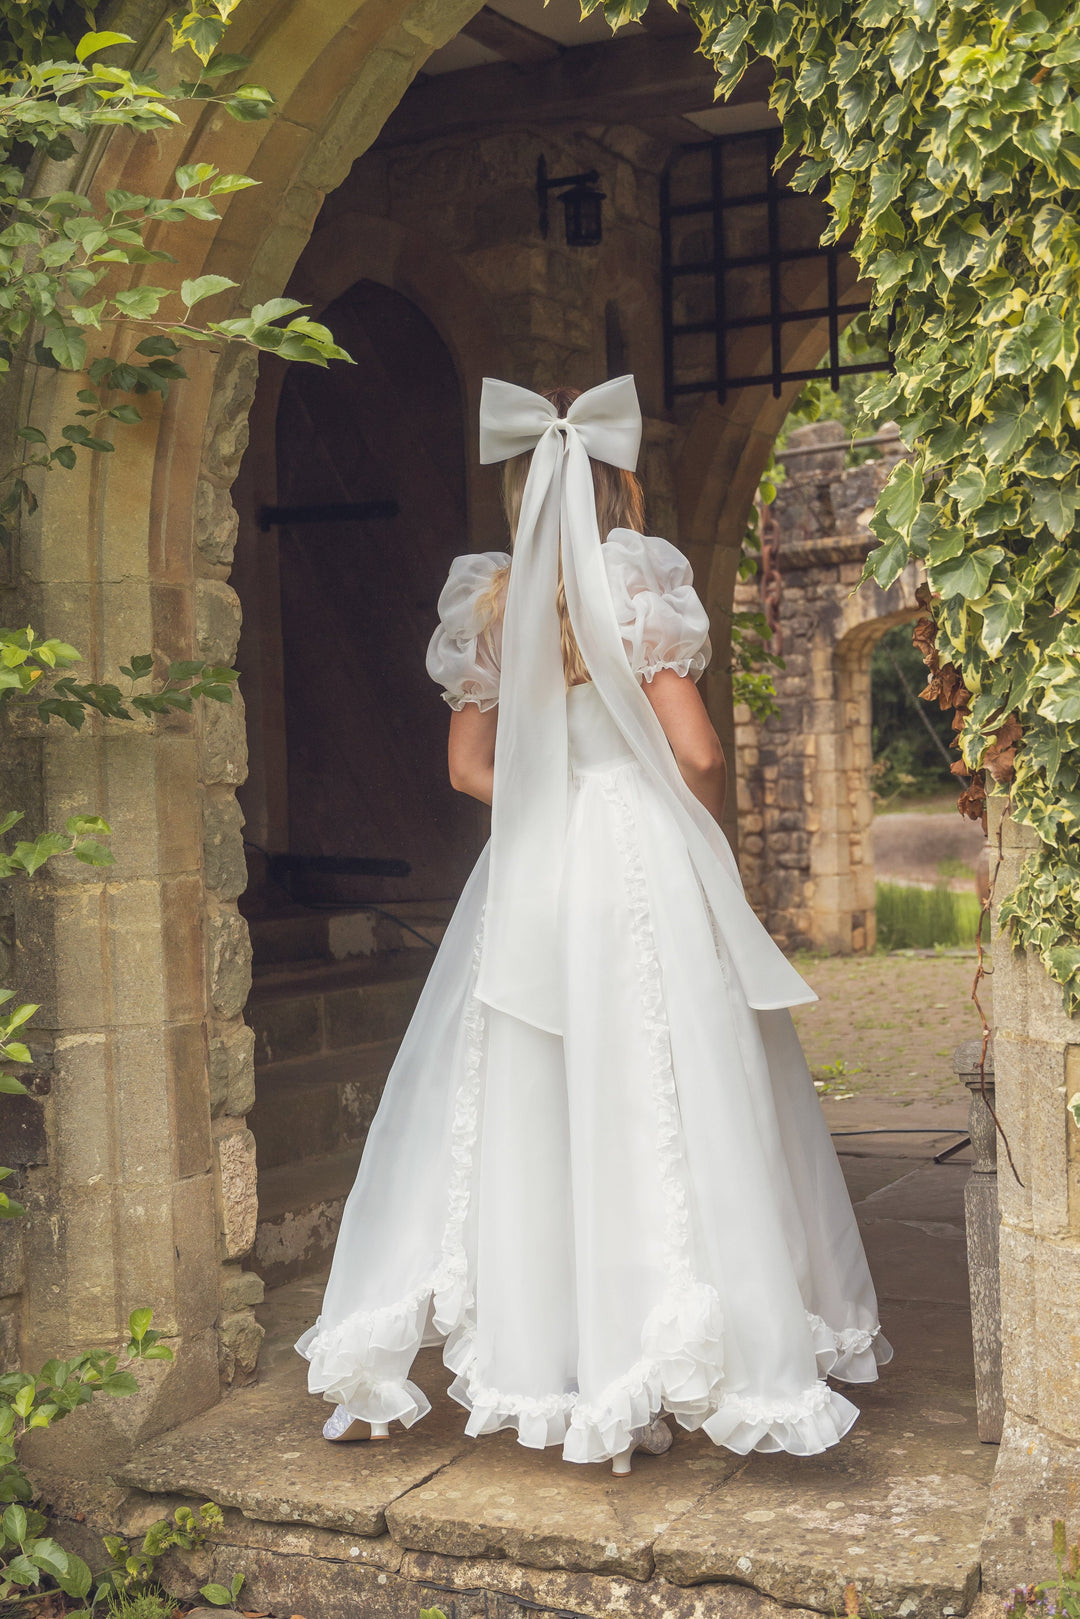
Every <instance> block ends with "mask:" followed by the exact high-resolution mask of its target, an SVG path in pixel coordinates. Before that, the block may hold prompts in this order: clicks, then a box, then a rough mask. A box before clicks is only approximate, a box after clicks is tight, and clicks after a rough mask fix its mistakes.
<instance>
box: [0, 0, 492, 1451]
mask: <svg viewBox="0 0 1080 1619" xmlns="http://www.w3.org/2000/svg"><path fill="white" fill-rule="evenodd" d="M477 9H478V0H437V3H436V0H318V3H309V0H274V3H272V4H268V5H265V6H260V7H253V8H249V9H248V12H246V13H244V14H243V15H242V16H239V17H238V18H237V19H236V20H235V21H234V24H233V29H232V33H231V34H230V45H231V47H232V48H234V49H236V50H238V51H246V52H247V53H248V54H249V55H250V56H251V57H252V59H253V65H252V69H251V72H252V77H253V78H254V79H255V80H257V81H258V82H261V83H263V84H266V85H267V86H268V88H269V89H270V90H271V91H272V93H273V94H274V96H275V97H276V102H277V105H276V107H275V116H274V117H273V118H272V119H269V120H267V121H266V122H265V123H261V124H258V125H256V124H234V123H233V122H232V121H231V120H228V119H225V118H223V117H222V116H221V114H220V112H219V111H218V110H217V109H215V108H207V107H204V106H200V105H198V104H196V105H193V106H192V108H191V109H190V114H189V119H188V121H187V122H185V123H182V124H180V125H178V126H177V127H176V128H175V129H169V130H166V131H163V132H161V133H159V134H158V135H156V136H155V137H154V138H153V139H152V140H147V139H136V138H133V137H131V136H130V135H129V134H128V133H127V132H123V131H121V132H117V133H114V134H112V135H106V134H104V133H103V134H102V136H101V138H100V139H99V140H97V141H95V142H92V143H90V145H89V146H88V148H87V150H86V152H85V153H84V154H82V155H81V156H80V157H79V158H77V159H75V160H73V162H72V164H71V165H70V168H69V171H66V172H65V173H64V174H63V175H61V176H53V178H52V181H51V183H52V184H53V185H54V186H55V185H57V184H59V185H65V184H66V185H71V186H74V188H75V189H78V190H84V191H89V192H91V193H92V194H95V195H96V194H100V193H103V192H104V190H105V189H106V188H107V187H109V186H118V187H121V188H124V189H127V190H131V191H135V192H146V193H149V194H155V195H157V194H161V195H166V194H168V193H169V190H170V188H171V187H172V185H173V170H174V168H175V166H176V165H177V164H178V163H180V162H200V161H207V162H211V163H216V164H217V166H218V167H220V168H222V169H226V170H244V171H246V172H247V173H249V174H251V175H252V176H253V177H254V178H255V179H257V180H259V181H260V182H261V183H260V184H259V185H257V186H255V187H253V188H251V190H250V191H243V192H240V193H238V194H237V195H236V196H235V197H227V198H225V199H222V207H223V212H224V215H225V218H224V219H223V220H222V222H221V223H220V225H219V226H217V227H210V226H205V227H200V228H198V229H197V230H195V231H186V230H185V231H182V232H177V231H176V230H175V229H174V227H172V226H163V227H161V228H160V229H159V230H158V231H157V234H156V236H155V238H154V239H153V245H155V246H162V247H165V248H167V249H168V250H169V251H170V252H171V253H173V255H174V259H175V262H174V263H172V264H170V265H168V266H164V265H162V266H160V267H159V268H160V269H161V270H162V274H160V275H158V276H157V277H156V278H155V279H156V281H157V282H162V281H166V280H167V279H168V276H169V275H170V274H175V280H176V283H177V284H178V283H179V281H180V280H181V279H182V278H183V277H185V276H194V275H199V274H201V273H220V274H224V275H231V276H232V277H233V278H234V279H235V280H236V281H237V282H238V283H239V290H238V292H237V293H236V295H235V297H236V302H235V305H234V308H244V307H249V306H250V305H251V304H252V303H253V302H255V301H256V300H257V299H259V298H263V297H267V296H273V295H274V294H276V293H279V292H280V291H281V290H282V289H283V287H284V285H285V283H286V282H287V280H288V277H289V274H290V272H291V270H292V267H293V265H294V263H295V260H296V257H297V254H298V253H299V251H300V248H301V247H302V245H303V243H304V241H306V239H307V237H308V235H309V234H310V230H311V226H312V224H313V221H314V218H315V215H316V214H317V212H318V208H319V206H320V204H321V202H322V198H323V196H324V195H325V193H326V191H327V190H329V189H331V188H332V187H333V186H334V185H335V184H337V183H338V182H339V181H340V179H341V178H342V177H343V176H344V174H346V173H347V172H348V169H349V166H350V165H351V163H352V161H353V160H354V159H355V157H356V156H357V154H358V153H359V152H360V151H361V150H363V148H364V146H365V145H366V144H367V143H368V142H369V141H370V140H371V139H372V138H373V136H374V134H375V133H376V132H377V131H378V129H379V128H380V127H381V124H382V122H383V120H384V119H385V117H386V116H387V114H388V113H389V111H390V110H391V109H392V108H393V106H394V105H395V104H396V102H397V100H398V99H399V98H400V96H401V94H402V93H403V92H404V90H405V88H406V87H407V85H408V83H409V82H410V80H411V78H412V76H413V75H414V74H415V72H416V70H417V68H418V67H419V65H420V64H421V62H422V61H423V60H424V59H425V57H426V56H427V54H428V53H429V52H430V51H431V50H432V49H434V48H436V47H438V46H439V45H440V44H442V43H443V42H444V41H445V40H446V39H447V38H448V37H450V36H451V35H452V34H453V33H454V31H455V30H456V28H457V27H458V26H460V24H461V23H462V22H463V21H465V20H466V19H467V18H468V17H469V16H470V15H472V14H473V13H474V12H475V11H476V10H477ZM163 16H164V10H163V8H162V7H161V6H160V5H158V4H156V3H155V0H130V3H129V4H126V5H125V6H122V7H121V8H120V12H119V13H118V15H117V17H116V18H115V19H111V20H113V21H115V22H117V23H119V25H120V26H121V27H124V26H126V25H130V31H131V32H132V33H133V34H135V35H137V36H138V37H139V38H142V39H146V40H147V41H149V43H148V45H147V48H146V50H145V52H144V53H143V55H142V57H141V59H140V62H139V65H140V66H141V67H148V66H151V65H156V66H157V67H159V68H160V69H161V71H162V76H163V78H164V79H165V80H166V81H168V80H169V79H171V78H172V77H174V76H175V74H176V72H177V69H178V64H177V62H176V61H174V59H173V58H172V57H171V56H170V53H169V50H168V45H167V30H163V29H162V28H159V27H158V24H159V23H160V22H161V21H163ZM217 312H218V313H219V314H222V315H224V314H226V313H229V312H231V311H230V309H229V307H228V305H227V303H226V304H221V303H219V306H218V310H217ZM95 343H96V344H97V345H98V348H97V350H96V351H95V352H103V353H104V352H109V353H112V354H114V355H115V356H119V355H120V354H122V353H125V352H126V349H127V347H128V346H129V345H130V337H129V336H125V335H124V334H123V333H105V334H102V335H101V336H100V337H98V338H95ZM186 363H187V366H188V371H189V376H188V379H187V380H186V381H184V382H183V383H181V384H178V385H177V386H175V387H174V389H173V391H172V394H171V395H170V397H169V399H168V401H167V402H165V403H164V404H161V403H160V402H159V401H157V400H155V399H154V398H153V397H152V396H150V397H148V398H147V399H145V400H144V401H143V402H142V409H143V421H142V423H141V425H139V426H138V427H136V428H124V429H122V431H121V433H120V434H118V453H117V454H116V455H115V456H113V457H108V458H105V457H86V458H85V459H81V460H80V463H79V466H78V467H77V469H76V470H75V471H74V472H71V473H63V474H60V473H58V474H57V475H56V476H55V477H54V478H50V479H49V480H48V483H47V487H46V488H44V489H43V491H42V495H43V498H42V501H41V506H40V509H39V511H38V512H37V513H36V514H34V516H33V517H31V518H28V519H27V521H26V523H25V525H24V532H23V533H22V535H21V537H20V549H19V556H18V569H17V577H16V588H15V590H14V591H13V592H9V593H8V595H7V598H6V599H7V607H6V609H5V611H6V614H7V615H8V621H9V622H12V621H14V622H28V621H29V622H32V623H34V624H35V626H38V627H39V628H41V629H42V630H43V631H46V632H48V633H53V634H57V633H58V634H61V635H63V636H64V637H65V638H66V639H69V640H71V641H72V642H74V643H75V644H76V645H78V646H79V647H80V648H81V649H82V651H83V653H84V655H85V659H86V662H85V664H84V666H83V667H84V668H85V670H86V672H87V673H88V674H91V675H92V676H93V677H94V678H97V679H109V678H116V673H117V670H118V667H119V665H120V664H121V663H123V662H126V661H127V659H128V658H129V657H130V655H131V654H132V653H133V652H139V651H143V650H145V649H147V648H149V647H153V649H154V651H155V652H156V653H157V654H158V655H159V656H160V658H161V660H162V663H163V664H167V663H168V662H169V661H171V660H173V659H185V658H190V657H192V656H193V655H195V654H198V655H200V656H205V657H209V658H212V659H214V660H215V661H221V662H229V661H231V658H232V655H233V653H234V651H235V646H236V637H237V632H238V628H239V607H238V602H237V599H236V597H235V595H234V593H233V592H232V590H231V589H230V587H229V586H228V584H227V583H226V575H227V572H228V567H229V563H230V560H231V552H232V544H233V537H234V534H235V527H236V519H235V514H234V513H233V511H232V509H231V502H230V500H229V494H228V488H229V484H230V482H231V479H232V478H233V476H234V475H235V471H236V467H237V464H238V461H239V456H240V454H241V452H242V449H243V445H244V442H245V439H246V434H247V425H246V416H247V410H248V406H249V404H250V399H251V394H252V390H253V386H254V375H255V368H254V366H253V364H252V363H251V361H250V360H249V359H245V358H244V357H242V356H239V357H238V356H237V355H235V354H233V353H231V352H230V353H226V354H225V355H223V356H218V355H217V354H212V353H208V352H207V351H206V350H202V349H199V350H196V351H195V352H194V353H193V354H191V355H190V356H188V357H186ZM77 385H78V379H77V378H71V377H67V376H64V375H58V374H57V373H54V372H48V371H39V370H38V368H37V367H35V366H33V365H27V366H25V367H23V368H22V369H21V370H20V371H19V372H18V373H17V374H16V376H15V377H14V379H13V380H12V383H11V385H10V397H11V398H13V399H15V401H16V404H17V409H18V413H19V416H20V418H21V419H22V420H26V419H30V420H32V421H34V422H35V424H36V425H38V426H39V427H40V428H41V429H42V431H44V432H45V434H46V436H47V437H48V439H49V442H58V441H59V437H60V428H61V426H62V425H63V424H64V423H66V422H68V421H70V420H72V419H73V418H74V412H75V411H76V409H77V408H78V401H77V400H76V399H75V398H74V394H75V389H76V387H77ZM16 396H17V398H16ZM17 729H18V734H17V735H16V736H15V737H14V738H13V739H12V740H11V744H10V751H9V757H8V759H6V760H5V761H4V769H5V771H9V772H10V777H9V779H8V780H6V781H5V785H6V786H10V787H11V792H10V796H9V800H8V801H9V802H13V803H15V804H19V805H21V806H24V807H25V808H26V809H27V811H28V824H29V825H32V826H33V827H34V828H35V829H36V828H42V827H54V826H57V825H62V824H63V819H64V817H65V816H66V815H69V814H72V813H74V812H77V811H78V812H85V811H88V810H93V811H97V812H100V813H102V814H104V815H105V816H106V817H107V818H108V819H109V821H110V822H111V824H112V828H113V837H114V847H115V850H116V854H117V865H116V866H115V867H113V868H110V869H109V870H108V871H102V870H100V869H92V868H88V867H84V866H80V865H78V864H77V863H76V862H66V863H58V864H57V865H56V868H55V870H49V871H48V872H46V873H44V874H42V875H41V876H39V878H38V880H37V881H36V882H35V884H34V885H33V887H32V888H30V887H28V886H27V885H22V886H18V885H16V886H15V887H14V889H13V891H12V898H11V904H12V905H13V907H14V924H15V926H14V941H15V942H14V945H13V954H12V960H11V965H12V973H11V978H10V980H9V981H10V982H12V983H14V985H15V987H16V989H17V991H18V992H19V993H20V994H22V995H24V996H25V998H28V999H33V1000H35V1001H39V1002H41V1011H40V1013H39V1015H38V1018H37V1020H36V1022H35V1026H34V1032H33V1035H32V1038H33V1039H35V1040H36V1041H37V1042H38V1046H39V1051H38V1055H39V1056H40V1062H39V1065H38V1066H39V1070H40V1075H41V1078H40V1089H41V1092H42V1097H41V1100H40V1102H39V1103H37V1104H29V1107H30V1109H31V1113H32V1118H31V1121H30V1123H29V1124H28V1125H27V1130H26V1131H24V1134H27V1140H26V1142H25V1143H24V1147H23V1156H22V1159H21V1160H20V1159H18V1158H17V1157H15V1155H12V1158H13V1159H14V1161H15V1162H21V1163H23V1164H24V1165H25V1171H24V1177H25V1201H26V1202H27V1205H28V1208H29V1218H28V1220H27V1221H26V1222H24V1224H23V1226H22V1229H21V1232H20V1231H18V1230H17V1228H16V1232H15V1233H13V1234H12V1236H10V1237H9V1236H8V1233H7V1232H5V1233H4V1239H5V1248H4V1250H3V1252H2V1253H0V1351H6V1352H8V1353H9V1354H14V1353H15V1352H16V1344H17V1353H18V1356H19V1358H20V1360H21V1362H22V1364H24V1365H27V1366H30V1365H38V1364H40V1363H41V1362H42V1361H44V1360H45V1359H47V1358H49V1357H50V1356H53V1355H56V1354H68V1353H75V1352H77V1351H78V1350H80V1349H82V1348H85V1347H87V1346H89V1345H94V1344H109V1345H115V1344H119V1343H122V1342H123V1341H124V1340H125V1338H126V1331H125V1328H126V1322H127V1316H128V1313H129V1311H130V1310H132V1309H133V1308H135V1307H137V1306H145V1305H149V1306H151V1307H152V1308H153V1310H154V1325H155V1327H156V1328H157V1329H158V1330H160V1331H162V1332H164V1333H165V1334H166V1335H167V1337H168V1339H169V1341H170V1342H171V1343H172V1345H173V1347H174V1349H175V1350H176V1359H175V1362H173V1363H163V1362H155V1363H150V1364H149V1365H147V1366H146V1367H145V1368H144V1369H143V1370H142V1372H141V1375H140V1392H139V1394H138V1396H136V1397H134V1398H131V1399H128V1400H124V1401H100V1402H95V1404H94V1406H93V1407H92V1408H91V1409H90V1410H89V1411H87V1412H83V1413H80V1418H79V1421H78V1422H77V1423H72V1424H68V1423H65V1424H63V1425H61V1426H59V1427H58V1428H57V1429H55V1430H48V1431H42V1432H40V1433H38V1434H35V1435H34V1436H33V1445H32V1449H33V1450H34V1452H35V1454H36V1456H37V1459H38V1460H39V1462H40V1461H41V1460H43V1459H44V1460H46V1461H47V1460H48V1459H49V1458H50V1457H53V1456H56V1457H58V1458H62V1460H63V1464H64V1465H65V1466H67V1467H70V1468H73V1469H81V1470H84V1471H94V1470H98V1469H102V1468H107V1467H108V1466H109V1465H110V1464H111V1463H112V1462H113V1461H114V1460H115V1458H116V1457H117V1456H118V1455H119V1454H121V1453H123V1452H125V1451H127V1450H128V1449H130V1446H131V1444H132V1443H133V1442H135V1441H136V1440H137V1439H138V1438H139V1437H142V1436H145V1435H146V1434H148V1433H152V1432H154V1431H158V1430H160V1429H161V1428H164V1427H168V1426H170V1425H172V1424H174V1423H175V1422H177V1421H180V1420H182V1419H183V1418H184V1417H185V1416H187V1415H190V1414H192V1413H194V1412H196V1411H199V1410H201V1409H203V1408H205V1407H206V1406H207V1405H209V1404H212V1403H213V1402H214V1401H215V1400H216V1399H217V1398H218V1395H219V1391H220V1387H221V1381H222V1378H224V1379H225V1380H226V1381H228V1380H229V1379H231V1378H234V1377H237V1376H241V1377H242V1376H245V1375H248V1374H249V1373H250V1371H251V1369H252V1368H253V1366H254V1361H255V1355H256V1353H257V1348H258V1338H259V1332H258V1329H257V1327H256V1325H255V1323H254V1319H253V1317H252V1315H251V1305H252V1303H253V1302H254V1299H255V1297H256V1294H257V1284H255V1283H254V1282H253V1279H252V1278H250V1277H247V1276H245V1275H244V1274H243V1272H242V1271H241V1268H240V1261H241V1259H242V1257H243V1255H244V1254H245V1253H246V1252H247V1251H248V1250H249V1248H250V1245H251V1241H252V1237H253V1235H254V1216H255V1179H254V1143H253V1139H252V1137H251V1135H250V1133H249V1132H248V1131H247V1129H246V1126H245V1123H244V1114H245V1110H246V1108H247V1107H248V1106H249V1104H250V1100H251V1089H252V1063H251V1036H250V1034H249V1033H248V1032H247V1031H246V1030H245V1028H244V1026H243V1021H242V1010H243V1005H244V1001H245V998H246V994H247V987H248V982H249V976H250V948H249V944H248V939H247V931H246V928H245V926H244V924H243V922H242V920H241V918H240V916H239V914H238V912H237V909H236V897H237V894H238V893H239V891H240V888H241V886H242V883H243V881H244V877H243V863H242V858H241V853H242V851H241V846H240V824H241V823H240V816H239V810H238V807H237V803H236V799H235V788H236V786H237V784H238V783H239V782H240V781H241V780H242V779H243V774H244V770H245V768H246V766H245V743H244V713H243V705H242V702H238V703H236V704H234V705H233V706H231V707H215V706H210V707H208V708H207V710H206V712H204V713H199V714H197V715H195V716H186V715H175V716H170V717H169V718H167V719H163V720H159V721H157V722H155V723H153V724H151V723H144V722H142V721H138V722H136V723H133V724H131V725H130V726H127V727H120V726H117V725H111V726H105V725H102V724H99V723H97V722H96V721H91V722H90V723H88V724H87V726H86V727H85V729H84V731H83V732H81V733H79V734H78V735H76V734H74V733H67V732H64V731H63V730H62V728H60V727H59V726H58V725H56V724H55V723H54V724H53V726H52V730H51V732H50V733H46V732H44V730H43V729H42V728H41V727H40V726H38V725H37V724H36V722H25V721H22V720H21V721H20V722H19V724H18V728H17ZM4 942H5V944H9V943H10V940H7V939H5V941H4ZM31 1126H32V1127H33V1129H35V1130H36V1131H37V1134H38V1138H39V1139H38V1141H37V1143H36V1144H35V1143H34V1142H32V1141H30V1139H29V1135H28V1132H29V1131H30V1129H31ZM16 1145H17V1144H16ZM9 1161H11V1160H9ZM20 1236H21V1239H22V1246H23V1247H24V1248H25V1264H21V1262H20V1258H19V1255H18V1253H17V1251H16V1250H17V1249H18V1247H19V1237H20ZM20 1283H23V1290H22V1310H21V1315H20V1316H17V1315H16V1312H15V1311H14V1310H13V1308H12V1305H11V1300H12V1298H13V1297H14V1292H15V1289H17V1288H18V1287H19V1285H20Z"/></svg>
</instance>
